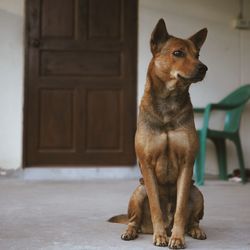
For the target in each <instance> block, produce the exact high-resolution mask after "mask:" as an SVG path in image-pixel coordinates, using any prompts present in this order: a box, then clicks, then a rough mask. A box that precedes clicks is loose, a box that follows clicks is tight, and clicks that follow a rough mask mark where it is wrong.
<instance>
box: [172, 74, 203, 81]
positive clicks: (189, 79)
mask: <svg viewBox="0 0 250 250" xmlns="http://www.w3.org/2000/svg"><path fill="white" fill-rule="evenodd" d="M204 77H205V74H204V75H196V76H194V77H184V76H182V75H180V74H177V78H178V79H180V80H183V81H185V82H189V83H195V82H200V81H202V80H203V79H204Z"/></svg>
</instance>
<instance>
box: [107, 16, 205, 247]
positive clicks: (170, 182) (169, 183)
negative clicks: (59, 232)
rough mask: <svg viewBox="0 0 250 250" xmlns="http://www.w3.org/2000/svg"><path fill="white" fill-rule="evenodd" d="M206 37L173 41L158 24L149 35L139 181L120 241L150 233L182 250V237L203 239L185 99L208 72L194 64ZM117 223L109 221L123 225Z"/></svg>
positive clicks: (137, 142)
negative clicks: (140, 177)
mask: <svg viewBox="0 0 250 250" xmlns="http://www.w3.org/2000/svg"><path fill="white" fill-rule="evenodd" d="M206 36H207V29H202V30H200V31H199V32H197V33H196V34H195V35H193V36H191V37H190V38H189V39H187V40H184V39H180V38H176V37H173V36H171V35H169V34H168V32H167V29H166V26H165V22H164V20H163V19H160V20H159V22H158V23H157V25H156V27H155V29H154V30H153V33H152V36H151V41H150V46H151V52H152V54H153V58H152V60H151V62H150V63H149V67H148V72H147V81H146V85H145V91H144V95H143V97H142V100H141V104H140V110H139V116H138V124H137V131H136V136H135V149H136V154H137V158H138V161H139V165H140V169H141V173H142V175H143V179H142V181H141V185H139V186H138V187H137V188H136V190H135V191H134V193H133V195H132V197H131V199H130V202H129V207H128V228H127V230H126V232H125V233H124V234H122V236H121V237H122V239H123V240H132V239H135V238H136V237H137V235H138V232H142V233H153V243H154V244H155V245H157V246H167V245H168V246H169V247H170V248H175V249H176V248H184V246H185V242H184V234H185V232H187V233H188V234H189V235H191V236H192V237H193V238H196V239H205V238H206V235H205V233H204V232H203V231H202V230H201V228H200V227H199V221H200V219H201V218H202V216H203V210H204V207H203V196H202V194H201V192H200V191H199V190H198V189H197V188H196V187H195V186H194V185H193V182H192V175H193V164H194V160H195V155H196V152H197V150H198V139H197V134H196V130H195V125H194V117H193V107H192V104H191V101H190V97H189V86H190V85H191V83H194V82H198V81H201V80H202V79H203V78H204V76H205V74H206V71H207V67H206V66H205V65H204V64H203V63H201V62H200V61H199V51H200V48H201V46H202V45H203V43H204V41H205V39H206ZM122 218H123V217H119V216H118V217H113V218H111V219H110V221H113V222H122V220H123V219H122ZM123 222H124V221H123ZM168 234H171V237H170V239H168Z"/></svg>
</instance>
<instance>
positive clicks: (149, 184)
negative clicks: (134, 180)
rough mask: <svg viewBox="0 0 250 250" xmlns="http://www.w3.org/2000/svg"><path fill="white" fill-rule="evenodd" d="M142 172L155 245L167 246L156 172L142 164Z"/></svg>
mask: <svg viewBox="0 0 250 250" xmlns="http://www.w3.org/2000/svg"><path fill="white" fill-rule="evenodd" d="M141 170H142V174H143V178H144V183H145V187H146V191H147V195H148V199H149V207H150V213H151V218H152V223H153V230H154V234H153V244H155V245H156V246H167V245H168V237H167V234H166V230H165V227H164V223H163V218H162V211H161V207H160V200H159V191H158V187H157V181H156V177H155V174H154V171H153V169H152V168H151V166H149V165H148V164H143V163H142V162H141Z"/></svg>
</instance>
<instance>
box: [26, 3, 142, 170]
mask: <svg viewBox="0 0 250 250" xmlns="http://www.w3.org/2000/svg"><path fill="white" fill-rule="evenodd" d="M29 1H30V0H25V8H24V15H25V18H24V94H23V95H24V102H23V140H22V146H23V150H22V165H23V168H30V167H33V166H29V165H28V163H27V141H28V139H27V134H28V131H27V130H28V107H29V99H28V97H29V14H28V12H29ZM133 1H134V0H133ZM135 1H136V11H137V16H136V20H135V26H136V29H137V34H136V37H135V38H134V39H135V40H136V42H135V46H134V49H133V50H134V55H135V57H136V60H135V61H136V64H135V67H134V68H133V70H134V71H135V72H133V76H134V77H133V82H134V83H135V84H134V92H135V98H134V100H133V102H134V106H135V108H134V110H133V112H131V116H134V121H135V122H134V123H135V124H134V125H133V127H134V131H136V121H137V109H138V108H137V98H138V63H137V62H138V28H139V26H138V16H139V8H138V5H139V3H138V2H139V0H135ZM133 158H134V159H133V160H134V164H133V165H132V164H131V165H124V166H129V167H133V166H135V165H136V156H135V154H134V156H133ZM67 166H72V167H80V168H81V167H83V168H85V167H93V168H95V167H97V168H99V167H117V166H118V167H121V166H120V165H105V164H104V165H103V166H94V165H87V164H86V165H85V164H67V163H65V164H59V165H55V164H51V165H44V166H43V165H41V166H40V165H39V166H35V167H39V168H40V167H41V168H46V167H48V168H49V167H67Z"/></svg>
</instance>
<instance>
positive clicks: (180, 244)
mask: <svg viewBox="0 0 250 250" xmlns="http://www.w3.org/2000/svg"><path fill="white" fill-rule="evenodd" d="M168 247H169V248H170V249H184V248H185V241H184V237H178V236H174V235H173V234H172V236H171V238H170V240H169V243H168Z"/></svg>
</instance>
